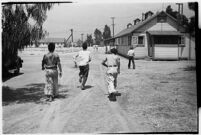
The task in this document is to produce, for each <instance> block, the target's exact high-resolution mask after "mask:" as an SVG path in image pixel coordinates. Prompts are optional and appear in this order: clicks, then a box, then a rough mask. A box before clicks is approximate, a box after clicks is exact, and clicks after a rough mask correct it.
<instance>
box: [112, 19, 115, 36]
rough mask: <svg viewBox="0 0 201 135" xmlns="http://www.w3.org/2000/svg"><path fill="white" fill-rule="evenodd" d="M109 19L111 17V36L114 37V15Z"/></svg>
mask: <svg viewBox="0 0 201 135" xmlns="http://www.w3.org/2000/svg"><path fill="white" fill-rule="evenodd" d="M111 19H112V31H113V38H114V19H115V17H111Z"/></svg>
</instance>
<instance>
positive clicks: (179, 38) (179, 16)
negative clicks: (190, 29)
mask: <svg viewBox="0 0 201 135" xmlns="http://www.w3.org/2000/svg"><path fill="white" fill-rule="evenodd" d="M176 5H178V16H177V22H178V27H177V31H179V25H182V24H181V22H182V19H183V16H182V15H183V3H176ZM180 41H181V37H180V36H178V60H179V59H180V55H179V52H180V46H179V45H180Z"/></svg>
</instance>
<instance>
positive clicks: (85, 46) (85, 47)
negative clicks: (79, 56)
mask: <svg viewBox="0 0 201 135" xmlns="http://www.w3.org/2000/svg"><path fill="white" fill-rule="evenodd" d="M82 48H83V50H86V49H87V43H86V42H84V43H83V44H82Z"/></svg>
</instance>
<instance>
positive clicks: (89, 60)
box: [89, 54, 91, 62]
mask: <svg viewBox="0 0 201 135" xmlns="http://www.w3.org/2000/svg"><path fill="white" fill-rule="evenodd" d="M90 61H91V55H90V54H89V62H90Z"/></svg>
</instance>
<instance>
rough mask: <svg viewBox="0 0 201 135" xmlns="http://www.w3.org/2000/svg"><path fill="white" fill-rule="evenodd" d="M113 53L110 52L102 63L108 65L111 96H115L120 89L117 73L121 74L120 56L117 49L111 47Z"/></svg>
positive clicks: (107, 73)
mask: <svg viewBox="0 0 201 135" xmlns="http://www.w3.org/2000/svg"><path fill="white" fill-rule="evenodd" d="M111 53H112V54H108V55H107V56H106V58H105V59H104V60H103V62H102V65H103V66H106V67H107V72H106V75H107V83H108V93H109V98H110V97H113V96H114V95H115V94H116V93H117V92H118V91H117V90H116V87H117V75H118V74H120V58H119V57H118V56H117V49H115V48H112V49H111Z"/></svg>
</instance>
